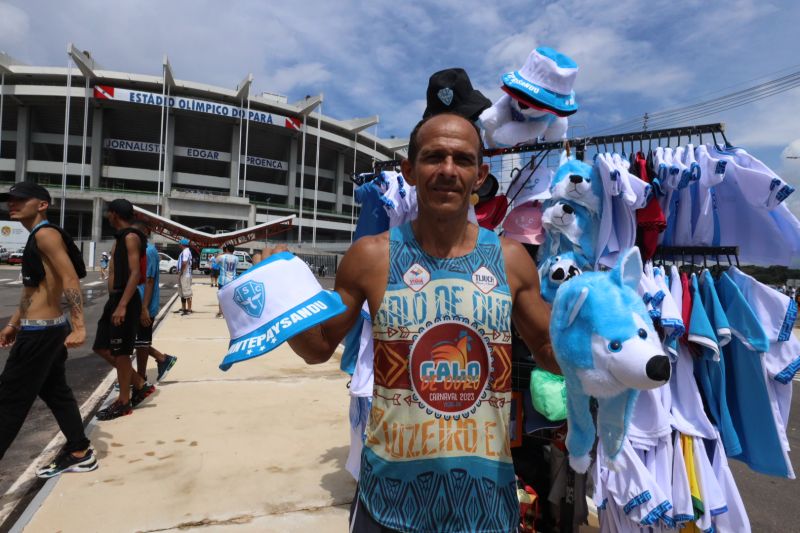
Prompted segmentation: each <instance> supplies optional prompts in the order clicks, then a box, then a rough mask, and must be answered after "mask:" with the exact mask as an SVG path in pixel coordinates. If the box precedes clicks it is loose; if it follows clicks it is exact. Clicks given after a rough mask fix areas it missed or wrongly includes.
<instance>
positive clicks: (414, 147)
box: [408, 113, 483, 163]
mask: <svg viewBox="0 0 800 533" xmlns="http://www.w3.org/2000/svg"><path fill="white" fill-rule="evenodd" d="M437 120H461V121H463V122H466V123H467V124H469V125H470V126H471V127H472V129H473V130H474V131H475V145H476V147H477V150H478V162H479V163H480V162H481V161H483V142H482V141H481V132H480V130H479V129H478V127H477V126H476V125H475V123H474V122H471V121H470V120H467V119H466V118H464V117H462V116H461V115H457V114H456V113H439V114H438V115H432V116H430V117H428V118H425V119H422V120H420V121H419V122H418V123H417V125H416V126H414V129H413V130H412V131H411V136H410V137H409V139H408V159H409V161H411V162H412V163H414V162H415V161H416V160H417V155H418V154H419V149H420V144H419V136H420V131H421V130H423V128H424V127H425V125H426V124H428V123H429V122H434V121H437Z"/></svg>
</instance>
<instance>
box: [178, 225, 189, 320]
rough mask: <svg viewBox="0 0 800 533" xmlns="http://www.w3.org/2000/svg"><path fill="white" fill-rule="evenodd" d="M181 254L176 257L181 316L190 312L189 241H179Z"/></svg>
mask: <svg viewBox="0 0 800 533" xmlns="http://www.w3.org/2000/svg"><path fill="white" fill-rule="evenodd" d="M180 244H181V254H180V255H179V256H178V294H179V295H180V297H181V315H188V314H190V313H191V312H192V251H191V250H190V249H189V239H181V242H180Z"/></svg>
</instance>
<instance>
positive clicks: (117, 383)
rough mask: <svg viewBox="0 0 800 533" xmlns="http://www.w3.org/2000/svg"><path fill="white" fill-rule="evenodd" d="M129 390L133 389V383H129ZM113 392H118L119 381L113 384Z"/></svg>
mask: <svg viewBox="0 0 800 533" xmlns="http://www.w3.org/2000/svg"><path fill="white" fill-rule="evenodd" d="M131 388H133V383H131ZM114 390H115V391H117V392H119V381H115V382H114Z"/></svg>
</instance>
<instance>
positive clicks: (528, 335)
mask: <svg viewBox="0 0 800 533" xmlns="http://www.w3.org/2000/svg"><path fill="white" fill-rule="evenodd" d="M502 242H503V258H504V260H505V263H506V274H507V276H508V285H509V287H510V289H511V298H512V302H513V304H512V308H511V309H512V310H511V318H512V320H513V321H514V326H515V327H516V328H517V331H518V332H519V334H520V336H522V340H524V341H525V344H526V345H527V346H528V348H529V349H530V350H531V353H532V354H533V357H534V359H535V360H536V364H537V365H538V366H539V367H540V368H542V369H544V370H547V371H548V372H552V373H553V374H561V369H560V368H559V366H558V363H557V362H556V358H555V355H554V354H553V346H552V344H551V342H550V307H549V306H548V305H547V303H545V301H544V300H543V299H542V295H541V294H540V292H539V272H538V271H537V269H536V264H535V263H534V262H533V259H531V257H530V255H528V252H527V251H526V250H525V248H524V247H523V246H522V245H521V244H520V243H518V242H516V241H513V240H511V239H505V238H502Z"/></svg>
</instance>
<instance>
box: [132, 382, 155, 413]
mask: <svg viewBox="0 0 800 533" xmlns="http://www.w3.org/2000/svg"><path fill="white" fill-rule="evenodd" d="M155 391H156V386H155V385H150V384H149V383H147V382H146V381H145V383H144V385H143V386H142V388H141V389H139V390H135V391H133V394H131V407H136V406H137V405H139V404H140V403H142V402H143V401H144V400H145V398H147V397H148V396H150V395H151V394H153V393H154V392H155Z"/></svg>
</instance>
